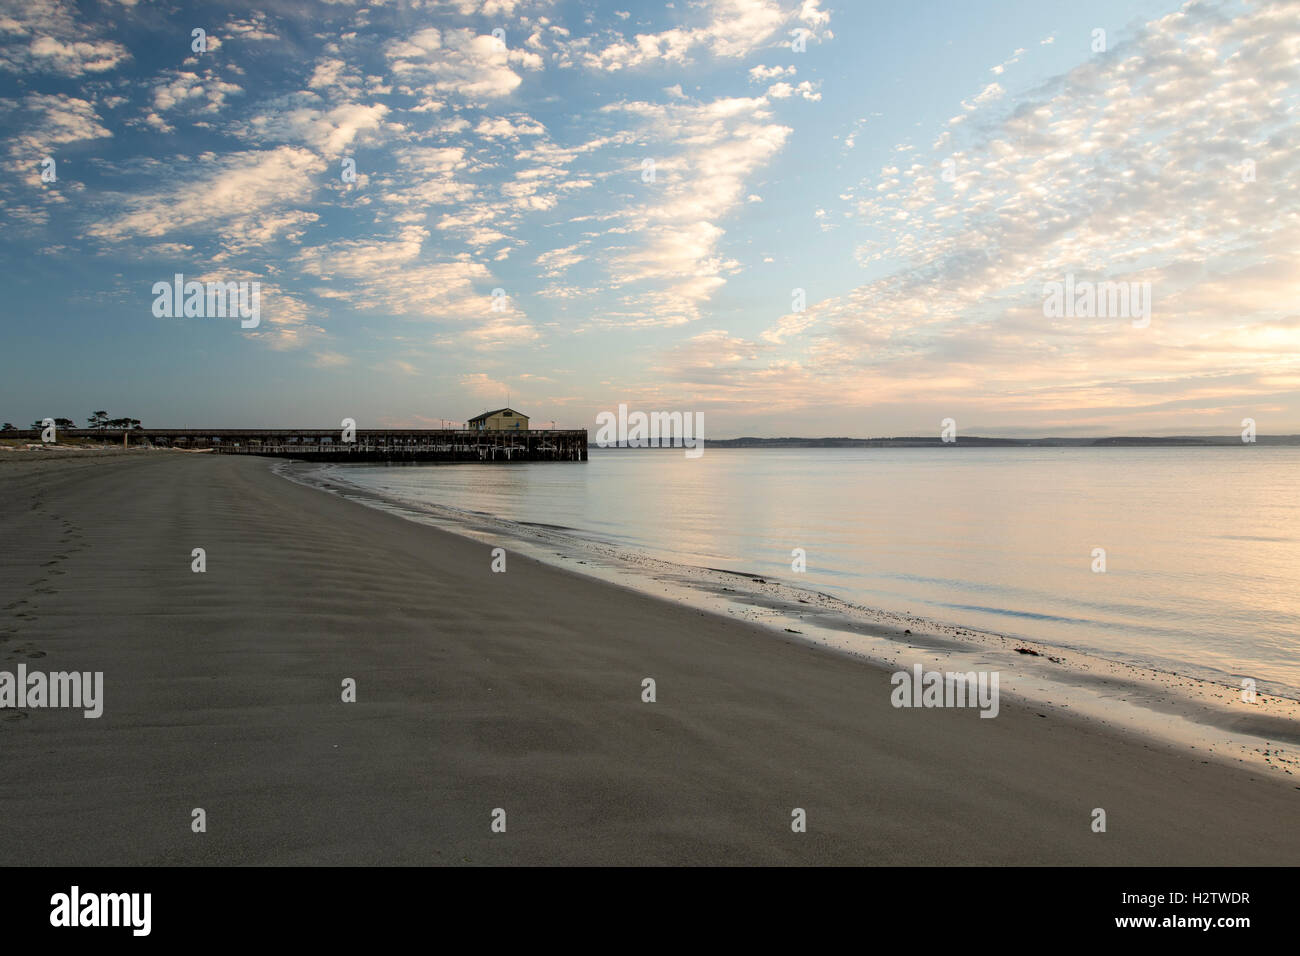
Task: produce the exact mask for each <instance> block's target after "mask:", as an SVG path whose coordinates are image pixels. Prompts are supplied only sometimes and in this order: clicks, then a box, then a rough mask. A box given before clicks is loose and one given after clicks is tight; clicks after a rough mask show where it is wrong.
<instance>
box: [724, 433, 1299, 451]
mask: <svg viewBox="0 0 1300 956" xmlns="http://www.w3.org/2000/svg"><path fill="white" fill-rule="evenodd" d="M1255 443H1256V444H1259V445H1300V435H1259V436H1257V437H1256V440H1255ZM705 444H706V445H707V446H708V447H709V448H933V447H955V448H997V447H1003V448H1087V447H1103V446H1117V445H1119V446H1161V445H1174V446H1221V445H1242V444H1245V443H1244V442H1242V440H1241V436H1240V435H1200V436H1195V435H1177V436H1172V437H1168V438H1153V437H1140V436H1138V437H1116V438H981V437H979V436H977V435H970V436H960V437H958V439H957V441H956V442H944V441H942V440H941V439H939V438H938V437H937V436H936V437H932V438H922V437H916V436H905V437H899V438H721V439H719V438H710V439H708V440H707V441H706V442H705Z"/></svg>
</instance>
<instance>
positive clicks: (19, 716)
mask: <svg viewBox="0 0 1300 956" xmlns="http://www.w3.org/2000/svg"><path fill="white" fill-rule="evenodd" d="M26 719H27V711H25V710H16V711H14V712H13V713H12V714H5V720H26Z"/></svg>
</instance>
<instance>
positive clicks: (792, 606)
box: [270, 462, 1300, 776]
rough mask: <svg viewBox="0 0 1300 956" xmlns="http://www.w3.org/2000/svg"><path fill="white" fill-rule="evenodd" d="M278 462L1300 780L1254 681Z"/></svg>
mask: <svg viewBox="0 0 1300 956" xmlns="http://www.w3.org/2000/svg"><path fill="white" fill-rule="evenodd" d="M270 468H271V470H272V471H273V472H274V473H275V474H278V475H280V476H281V477H284V478H285V479H287V480H290V481H295V482H300V483H302V484H304V485H306V486H307V487H311V488H316V489H318V490H322V491H326V492H328V493H331V494H335V495H339V496H341V497H344V498H346V499H348V500H352V501H356V502H358V503H360V504H363V505H365V506H368V507H373V508H376V509H379V510H384V511H387V512H389V513H391V514H395V515H397V516H399V517H402V518H405V519H407V520H411V521H414V522H416V523H422V524H428V525H431V526H433V527H437V528H439V529H441V530H444V531H447V532H449V533H452V534H458V535H461V536H464V537H468V538H470V539H472V540H477V541H481V542H483V543H488V542H492V543H502V544H504V543H507V541H508V542H509V543H510V546H512V547H516V548H522V549H523V550H524V551H525V553H527V554H528V555H529V556H530V557H532V558H533V559H535V560H538V561H542V562H544V563H548V564H551V565H552V566H555V567H559V568H565V569H568V570H570V571H572V572H574V573H577V574H581V575H585V576H588V577H592V578H595V579H597V580H602V581H607V582H610V583H616V584H619V585H621V586H625V587H628V588H631V589H632V590H635V591H638V592H640V593H645V594H648V595H652V596H657V597H660V598H663V599H666V600H672V601H675V602H678V603H681V604H684V605H686V606H688V607H692V608H695V609H699V610H704V611H707V612H709V613H714V614H721V615H726V616H732V617H737V618H740V619H743V620H747V621H750V622H752V623H754V624H756V625H758V626H760V627H762V628H764V629H765V630H766V631H768V632H769V634H770V635H771V636H775V637H785V635H787V634H790V635H794V637H795V638H796V639H798V640H802V641H805V642H807V643H809V644H812V645H815V646H819V647H824V648H828V649H830V650H833V651H836V652H838V653H841V654H844V655H846V656H849V657H857V658H861V659H863V660H866V661H869V662H871V663H872V664H875V665H878V666H881V667H888V668H892V669H896V668H901V667H906V666H910V663H911V662H912V661H913V660H915V659H917V657H918V655H924V656H926V657H927V658H928V659H929V661H930V662H931V663H932V664H933V666H934V667H935V668H936V669H941V670H954V671H963V672H964V671H968V670H970V669H972V667H976V666H977V665H978V666H983V667H985V668H987V666H988V665H989V663H990V660H989V658H990V656H991V657H993V658H994V662H996V663H997V665H998V666H999V668H1000V669H1001V673H1002V676H1003V684H1002V692H1003V693H1007V694H1011V695H1014V696H1018V697H1020V698H1021V699H1022V700H1023V701H1024V702H1026V703H1032V704H1035V705H1038V706H1040V707H1048V708H1052V709H1054V710H1057V711H1066V712H1070V713H1073V714H1074V715H1076V716H1080V715H1081V716H1082V717H1084V718H1085V719H1088V720H1093V721H1097V722H1098V723H1100V724H1102V725H1104V726H1108V727H1111V728H1113V729H1116V730H1118V731H1121V732H1131V733H1135V734H1137V735H1139V736H1140V737H1152V738H1156V739H1159V740H1161V741H1163V742H1165V743H1167V744H1173V745H1175V746H1178V747H1181V748H1184V749H1186V750H1189V751H1197V752H1200V753H1209V754H1211V755H1213V756H1214V757H1215V758H1216V759H1220V760H1224V761H1228V762H1235V763H1245V764H1253V765H1259V766H1261V767H1267V768H1270V769H1273V770H1277V771H1279V772H1280V773H1282V774H1283V775H1286V774H1291V775H1295V776H1300V700H1297V699H1295V698H1292V697H1287V696H1283V695H1280V694H1265V693H1262V692H1260V693H1258V694H1257V696H1256V702H1255V703H1253V704H1246V703H1244V702H1243V701H1242V699H1241V690H1240V688H1237V687H1233V686H1231V685H1224V684H1220V683H1218V682H1215V681H1209V680H1205V679H1202V678H1199V677H1193V676H1189V675H1186V674H1179V673H1178V672H1176V671H1171V670H1164V669H1160V668H1155V667H1147V666H1143V665H1140V664H1135V663H1130V662H1126V661H1119V660H1114V659H1111V658H1104V657H1101V656H1099V655H1096V654H1092V653H1088V652H1085V651H1080V650H1077V649H1075V648H1070V647H1064V646H1060V645H1054V644H1051V643H1048V642H1045V641H1041V640H1036V639H1034V638H1032V637H1028V636H1024V635H1020V636H1007V635H1004V634H998V633H995V632H991V631H984V630H981V629H978V628H971V627H967V626H964V625H962V624H956V623H946V622H940V621H935V620H932V619H929V618H926V617H922V616H919V615H912V614H903V613H897V612H892V611H886V610H883V609H879V608H871V607H866V606H863V605H858V604H854V603H853V602H850V601H847V600H845V599H842V598H839V597H835V596H833V595H829V594H826V593H825V592H821V591H817V590H815V589H809V588H804V587H800V586H799V585H796V584H791V583H789V582H785V581H779V580H776V579H775V578H773V577H772V576H771V575H768V574H760V573H755V572H749V571H738V570H731V569H723V568H708V567H699V566H694V565H688V564H681V563H675V562H671V561H665V560H663V559H661V558H657V557H654V556H651V555H648V554H644V553H640V552H637V551H635V550H632V549H629V548H626V547H620V546H619V545H616V544H614V543H612V542H609V541H604V540H601V539H599V538H598V537H596V536H594V535H592V534H591V533H589V532H584V531H583V530H582V529H578V528H568V527H563V526H555V525H544V524H539V523H536V522H525V521H517V520H512V519H504V518H499V517H497V516H494V515H490V514H485V513H482V512H467V511H462V510H459V509H455V508H451V507H448V506H442V505H430V504H428V503H426V502H414V501H410V500H408V499H404V498H401V497H399V496H396V495H391V494H384V493H382V492H379V491H377V490H375V489H373V488H367V487H365V486H362V485H357V484H354V483H352V482H350V481H349V480H348V478H347V471H348V468H347V467H346V466H339V465H329V464H315V463H300V462H275V463H273V464H272V465H271V466H270ZM337 485H343V486H345V488H340V487H337ZM498 539H500V540H498ZM557 548H558V549H559V550H555V549H557ZM557 558H558V559H559V560H556V559H557ZM665 595H667V597H665ZM1017 649H1023V650H1020V651H1018V650H1017ZM909 654H910V655H911V656H909ZM1008 676H1010V677H1011V679H1010V680H1007V678H1008Z"/></svg>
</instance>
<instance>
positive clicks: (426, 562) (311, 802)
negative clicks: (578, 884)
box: [0, 453, 1300, 866]
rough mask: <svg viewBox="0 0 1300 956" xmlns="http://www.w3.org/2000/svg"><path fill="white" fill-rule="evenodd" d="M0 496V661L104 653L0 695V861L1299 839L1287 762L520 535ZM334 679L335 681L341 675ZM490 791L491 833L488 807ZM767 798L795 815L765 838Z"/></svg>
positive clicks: (243, 476) (113, 484)
mask: <svg viewBox="0 0 1300 956" xmlns="http://www.w3.org/2000/svg"><path fill="white" fill-rule="evenodd" d="M4 458H5V459H9V456H4ZM33 464H34V465H35V467H33ZM0 492H2V493H0V529H2V530H3V533H4V534H5V536H6V540H8V541H11V542H14V546H13V547H12V548H10V549H9V550H8V551H7V553H6V554H5V555H4V557H3V558H2V559H0V598H2V599H3V600H2V601H0V604H3V605H7V606H6V607H5V610H4V613H5V616H4V619H3V624H0V638H2V640H0V656H3V658H4V663H3V664H0V667H4V668H11V667H13V666H15V664H16V663H17V662H18V661H25V662H28V663H29V665H31V666H37V665H36V662H37V661H39V666H40V667H41V668H43V669H46V670H50V671H54V670H65V669H67V670H70V669H76V670H80V671H103V672H104V675H105V677H104V711H103V715H102V717H100V718H98V719H96V720H86V719H83V718H82V716H81V715H80V713H76V714H73V713H70V712H67V711H53V710H44V711H32V712H30V713H28V714H26V715H25V716H23V717H21V718H19V717H18V715H17V714H15V713H13V712H11V711H9V710H0V748H3V749H2V751H0V752H3V753H4V754H5V760H6V774H5V775H4V777H3V778H0V800H3V801H4V802H5V805H6V814H5V815H4V817H3V818H0V853H3V854H4V857H5V858H6V859H9V860H11V861H21V862H27V863H39V864H47V865H58V864H64V865H91V864H96V863H100V864H109V865H159V864H164V865H165V864H173V865H194V864H201V865H232V864H236V865H249V864H254V865H255V864H289V865H295V864H323V865H367V864H387V865H428V864H445V865H481V864H593V863H596V864H599V863H604V864H625V865H670V864H715V865H716V864H728V865H739V864H769V865H770V864H790V865H799V864H872V865H891V864H892V865H909V864H940V865H963V864H993V865H996V864H1027V865H1225V866H1240V865H1249V864H1254V865H1289V864H1291V863H1293V862H1294V860H1295V859H1296V857H1297V854H1298V853H1300V834H1298V833H1296V832H1295V828H1293V827H1288V826H1286V824H1285V821H1286V820H1288V819H1291V818H1293V816H1294V814H1295V812H1296V808H1297V806H1298V805H1300V788H1297V787H1296V786H1295V784H1294V782H1293V781H1292V780H1291V779H1290V778H1286V777H1285V776H1283V775H1282V774H1279V773H1277V772H1276V771H1270V772H1264V770H1263V769H1262V768H1257V767H1242V766H1237V765H1228V764H1226V763H1223V762H1221V761H1220V760H1217V759H1214V758H1212V757H1210V756H1209V755H1204V756H1200V755H1189V754H1187V753H1185V752H1182V751H1179V750H1176V749H1174V748H1171V747H1166V746H1163V745H1161V744H1160V743H1158V742H1157V741H1154V740H1144V739H1140V738H1138V737H1137V736H1135V735H1132V734H1121V733H1116V732H1114V731H1112V730H1110V729H1108V728H1104V727H1101V726H1098V725H1096V724H1095V723H1092V724H1090V723H1088V722H1085V721H1081V720H1079V719H1078V718H1077V717H1075V716H1073V715H1070V714H1068V713H1060V712H1056V711H1043V710H1042V709H1040V708H1038V707H1034V706H1026V705H1024V704H1023V703H1022V702H1021V701H1019V700H1018V699H1016V698H1015V697H1013V696H1012V695H1009V694H1008V695H1006V696H1005V698H1004V699H1003V701H1002V703H1001V709H1000V712H999V714H998V717H997V718H996V719H992V720H984V719H980V717H979V714H978V713H977V712H972V711H971V710H970V709H962V708H951V709H935V710H916V709H897V708H895V707H893V706H892V705H891V703H890V692H891V686H890V682H889V674H888V671H887V670H886V669H882V668H880V667H877V666H873V665H871V664H868V663H867V662H866V661H864V660H860V659H855V658H851V657H848V656H846V655H842V654H836V653H831V652H829V651H828V650H826V649H824V648H821V647H816V646H811V645H809V644H807V643H803V642H801V641H799V640H798V639H797V636H796V635H783V636H784V637H785V639H784V640H782V639H777V640H773V639H771V633H770V631H769V630H768V629H764V628H760V627H758V626H756V625H755V624H754V623H753V622H750V621H747V620H741V619H738V618H737V617H735V616H730V617H728V616H719V615H716V614H709V613H705V612H703V611H701V610H699V609H696V608H691V607H687V606H684V605H681V604H679V603H676V602H674V601H670V600H664V599H661V598H659V597H654V596H650V595H646V594H642V593H638V592H635V591H633V590H630V589H628V588H627V587H624V586H618V585H612V584H610V583H607V582H603V581H599V580H595V579H592V578H590V577H586V576H584V575H575V574H572V573H571V571H570V570H569V569H567V568H557V567H553V566H550V565H548V564H545V563H542V562H538V561H534V560H532V559H530V558H529V557H528V556H527V555H525V554H522V553H516V552H515V551H509V569H508V572H507V573H506V574H494V573H493V572H492V571H491V569H490V561H491V556H490V549H489V548H487V547H484V545H483V544H482V543H481V542H477V541H474V540H472V539H469V538H466V537H464V536H461V535H456V534H451V533H448V532H444V531H442V530H440V529H437V528H433V527H426V526H422V525H421V524H419V523H416V522H412V521H410V520H407V519H406V518H403V517H398V516H396V515H392V514H385V513H384V512H383V511H381V510H379V509H375V508H368V507H364V506H362V505H360V504H359V503H354V502H350V501H347V500H346V499H345V498H343V497H340V496H338V495H328V494H321V493H320V492H319V491H318V490H316V489H312V488H307V487H304V486H302V485H298V484H294V483H293V482H290V481H286V480H284V479H283V478H281V477H279V476H277V475H275V474H273V473H272V472H271V470H270V469H269V468H268V467H267V463H266V462H261V461H256V460H249V459H243V458H235V457H230V458H225V457H222V456H211V455H197V456H196V455H172V454H165V453H159V454H134V453H131V454H121V455H118V456H111V455H106V456H103V458H102V459H100V460H98V461H85V462H83V463H81V464H72V463H71V462H70V460H64V461H56V460H54V459H53V458H52V457H51V458H48V459H45V460H44V461H36V462H16V461H12V460H0ZM198 546H202V547H204V548H206V553H207V566H206V572H205V573H203V574H197V573H193V572H192V570H191V563H190V562H191V557H190V554H191V549H192V548H194V547H198ZM646 677H651V678H653V679H655V680H656V681H657V694H658V696H657V700H656V701H655V702H654V703H647V702H644V701H643V700H642V698H641V694H642V686H643V685H642V681H643V680H644V679H645V678H646ZM344 678H354V679H355V680H356V682H357V702H356V703H343V702H342V701H341V700H340V693H339V688H340V681H341V680H342V679H344ZM1040 715H1041V716H1040ZM196 807H202V808H204V809H205V811H206V813H207V820H208V827H207V831H206V832H205V833H204V834H201V835H199V834H195V833H194V832H192V831H191V828H190V823H191V812H192V810H193V809H194V808H196ZM494 808H505V809H506V811H507V813H508V814H509V827H508V831H507V833H503V834H494V833H493V832H492V831H491V829H490V822H491V814H492V811H493V810H494ZM792 808H801V809H805V810H806V811H807V820H808V828H807V832H806V833H798V834H796V833H792V832H791V826H790V819H791V811H792ZM1095 808H1104V809H1105V811H1106V813H1107V816H1108V820H1109V828H1108V831H1107V832H1106V833H1095V832H1093V831H1092V829H1091V826H1090V824H1091V822H1092V813H1093V810H1094V809H1095Z"/></svg>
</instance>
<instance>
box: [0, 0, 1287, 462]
mask: <svg viewBox="0 0 1300 956" xmlns="http://www.w3.org/2000/svg"><path fill="white" fill-rule="evenodd" d="M0 10H3V13H2V14H0V124H2V125H3V127H4V129H5V134H6V135H5V147H6V149H7V150H8V152H9V168H10V169H11V170H12V171H14V172H11V175H10V176H8V177H5V179H4V180H3V182H2V183H0V208H2V209H3V215H4V222H5V229H4V231H3V237H2V238H0V270H3V277H4V282H5V295H4V307H3V308H4V320H3V325H4V340H3V341H4V343H5V348H4V350H3V356H2V357H0V369H2V372H3V383H0V417H3V418H4V419H5V420H9V421H13V422H16V423H20V424H25V423H27V422H30V421H32V420H33V419H34V418H39V417H44V416H46V415H54V416H63V415H66V416H69V417H73V418H76V419H78V420H80V419H82V418H84V417H85V416H86V415H87V414H88V413H89V412H90V411H91V410H93V409H98V408H107V409H108V410H109V411H110V413H112V414H115V415H120V414H130V415H133V416H135V417H138V418H141V419H143V420H144V421H145V424H146V425H178V426H179V425H200V424H212V425H218V424H221V425H244V426H256V425H276V424H299V425H304V426H305V425H332V424H334V423H336V422H337V421H338V420H339V419H341V418H342V417H345V416H350V417H353V418H356V419H357V420H358V421H359V422H362V423H364V424H371V425H393V426H396V425H414V426H420V425H438V424H439V423H440V422H441V421H442V420H443V419H451V420H464V419H465V418H467V417H469V416H470V415H472V414H475V413H476V412H478V411H481V410H482V409H484V408H491V407H497V406H499V405H503V404H506V398H507V395H509V401H510V403H511V404H512V405H514V406H515V407H518V408H520V409H522V410H524V411H526V412H528V413H530V414H531V415H533V417H534V419H535V421H540V422H546V421H550V420H555V421H557V422H558V423H559V424H560V425H562V426H570V427H581V426H583V425H586V426H588V427H591V426H593V425H594V420H595V415H596V414H597V413H598V412H599V411H601V410H606V409H613V408H616V407H617V406H618V404H619V403H621V402H622V403H627V404H629V405H630V406H632V407H633V408H642V409H646V410H674V409H678V410H684V411H702V412H704V413H705V415H706V419H707V420H708V424H709V427H708V433H709V435H710V436H711V437H728V436H733V435H744V434H753V435H781V434H804V435H821V434H836V435H882V434H918V433H919V434H930V433H936V432H937V431H938V429H939V427H940V426H939V423H940V421H941V419H943V418H947V417H952V418H955V419H956V420H957V421H958V423H959V427H960V428H961V429H962V430H963V431H965V432H966V433H972V432H976V433H984V434H1024V433H1033V434H1049V433H1050V434H1077V433H1097V434H1114V433H1144V434H1162V433H1166V434H1167V433H1195V432H1207V431H1208V432H1214V433H1220V434H1230V433H1234V432H1236V431H1237V430H1239V428H1240V421H1241V419H1242V418H1243V417H1252V418H1254V419H1256V420H1257V422H1258V427H1259V430H1260V431H1261V432H1263V433H1282V432H1300V402H1297V400H1296V395H1297V385H1300V374H1297V355H1298V354H1300V352H1298V351H1297V346H1300V315H1298V314H1297V313H1298V311H1300V310H1298V308H1297V304H1296V303H1297V301H1300V300H1298V298H1297V292H1300V270H1298V269H1297V250H1300V242H1298V241H1297V240H1300V201H1298V200H1300V196H1298V190H1300V185H1298V184H1300V169H1298V168H1297V167H1298V166H1300V149H1297V147H1298V146H1300V142H1297V139H1298V138H1300V137H1298V136H1297V128H1298V127H1297V122H1296V121H1297V109H1298V104H1300V96H1298V95H1297V94H1298V92H1300V71H1298V70H1297V62H1300V7H1298V6H1297V4H1295V3H1268V2H1259V3H1244V2H1224V3H1191V4H1176V3H1168V2H1156V0H1150V2H1145V0H1144V2H1133V0H1129V2H1123V3H1120V2H1116V3H1107V2H1097V3H1088V4H1078V3H1055V2H1044V0H1038V2H1005V3H997V4H982V5H977V4H969V3H957V2H951V3H940V2H919V3H905V4H897V5H886V4H878V3H839V4H835V3H829V2H820V0H720V2H713V3H707V2H690V3H688V2H677V3H671V4H649V3H646V4H634V3H612V4H607V3H595V2H583V3H569V2H547V0H486V2H472V0H441V2H439V0H427V2H422V3H419V2H406V3H403V2H396V3H383V4H379V3H351V2H346V0H344V2H331V3H323V2H322V3H272V4H264V5H260V6H258V7H249V6H242V5H228V6H213V5H204V6H197V5H189V4H157V3H151V2H149V0H135V2H103V3H93V2H87V3H82V4H73V3H69V2H64V0H33V2H22V3H12V2H10V0H4V2H3V4H0ZM195 28H202V29H203V30H204V31H205V32H206V36H207V49H206V50H205V51H203V52H198V53H196V52H194V51H193V50H192V43H193V39H192V31H193V30H194V29H195ZM1098 29H1101V30H1104V31H1105V37H1104V43H1103V44H1101V45H1100V46H1099V38H1098V35H1097V33H1096V31H1097V30H1098ZM493 31H499V32H498V33H497V35H495V36H494V33H493ZM797 36H803V38H804V44H803V46H804V48H803V49H802V50H795V49H792V43H793V38H795V37H797ZM1101 47H1104V48H1101ZM46 157H50V158H53V159H54V160H55V169H56V171H57V179H56V181H54V182H44V181H42V176H41V172H42V161H43V160H44V159H45V158H46ZM345 160H351V161H353V162H354V163H355V168H356V173H357V175H356V180H355V182H345V181H344V180H343V177H342V176H341V171H342V168H343V164H344V161H345ZM648 162H653V164H654V176H653V180H652V181H647V178H648V177H647V176H646V175H645V170H646V165H647V163H648ZM945 174H946V175H945ZM178 272H179V273H183V274H184V275H185V276H186V277H187V278H191V279H200V280H208V281H223V282H224V281H241V280H244V281H259V282H261V284H262V299H261V311H262V317H261V324H260V325H259V326H258V327H257V328H255V329H242V328H241V327H240V325H239V323H238V321H235V320H228V319H217V318H158V317H155V316H154V314H153V312H152V311H151V305H152V303H153V298H154V297H153V295H152V293H151V288H152V286H153V284H154V283H155V282H159V281H170V280H171V277H172V276H173V274H175V273H178ZM1067 274H1070V275H1072V276H1075V277H1078V278H1079V279H1080V280H1083V281H1097V282H1099V281H1106V280H1113V281H1123V282H1137V283H1142V282H1149V283H1151V289H1152V303H1153V305H1152V315H1151V321H1150V324H1149V327H1144V328H1139V327H1135V326H1134V324H1133V323H1132V322H1131V321H1129V320H1128V317H1127V316H1120V317H1116V316H1101V317H1092V318H1079V317H1074V316H1071V317H1068V318H1055V317H1047V316H1045V315H1044V310H1043V286H1044V283H1048V282H1054V281H1062V280H1064V279H1065V277H1066V275H1067ZM494 289H500V290H503V292H504V294H505V299H504V303H505V305H506V306H507V307H506V308H505V309H504V310H502V311H493V309H492V303H493V290H494ZM796 289H802V290H803V296H804V299H805V307H804V308H802V309H798V308H796V303H795V296H794V290H796Z"/></svg>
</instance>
